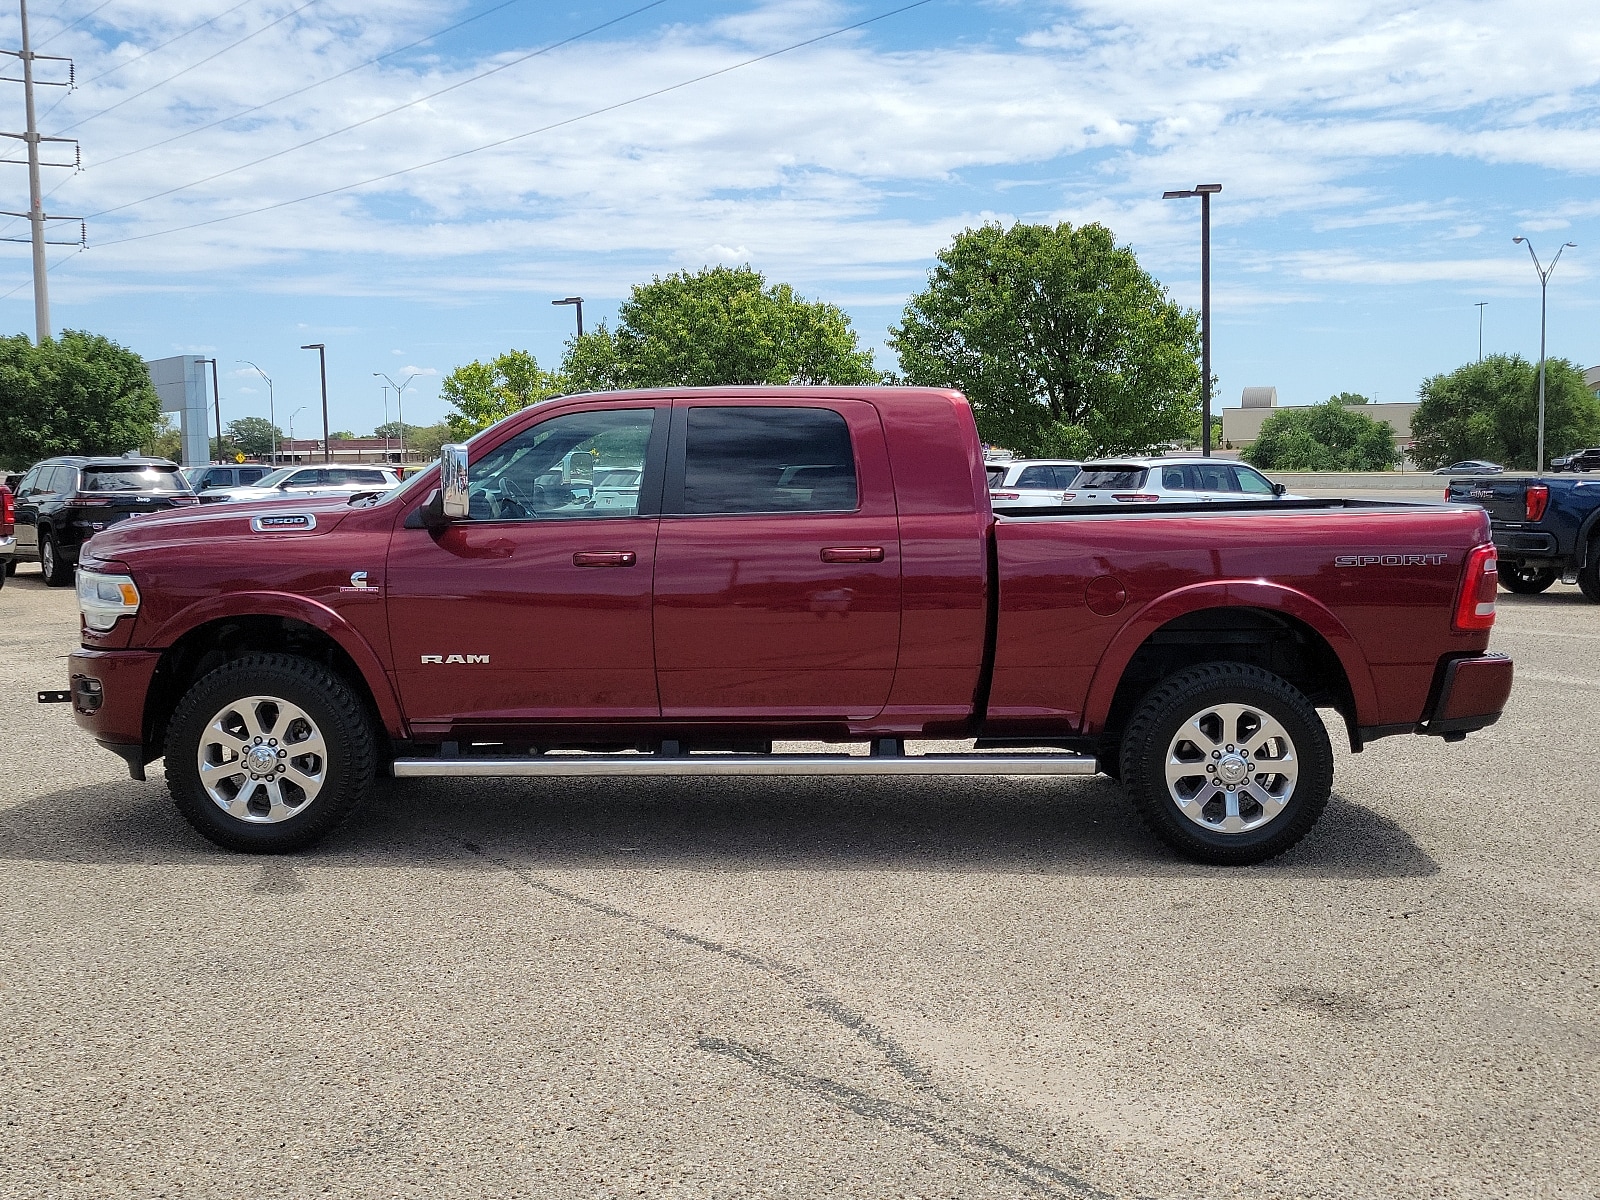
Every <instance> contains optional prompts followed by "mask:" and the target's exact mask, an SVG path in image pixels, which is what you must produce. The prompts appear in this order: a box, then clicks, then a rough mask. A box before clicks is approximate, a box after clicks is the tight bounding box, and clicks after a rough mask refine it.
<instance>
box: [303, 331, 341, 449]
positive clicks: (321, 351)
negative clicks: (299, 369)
mask: <svg viewBox="0 0 1600 1200" xmlns="http://www.w3.org/2000/svg"><path fill="white" fill-rule="evenodd" d="M300 349H302V350H315V351H316V352H317V362H318V364H319V365H320V366H321V367H322V461H323V462H325V463H327V462H332V461H333V448H332V446H330V445H329V444H328V348H327V347H326V346H324V345H323V344H322V343H321V342H312V343H311V345H309V346H301V347H300Z"/></svg>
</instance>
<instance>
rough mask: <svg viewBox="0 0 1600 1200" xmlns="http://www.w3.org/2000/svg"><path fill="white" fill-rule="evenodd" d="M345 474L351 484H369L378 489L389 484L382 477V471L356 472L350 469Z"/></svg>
mask: <svg viewBox="0 0 1600 1200" xmlns="http://www.w3.org/2000/svg"><path fill="white" fill-rule="evenodd" d="M329 474H330V475H331V474H332V472H331V471H330V472H329ZM345 474H346V475H348V476H349V479H350V482H351V483H370V484H375V485H377V486H378V487H384V486H386V485H387V484H388V482H389V481H388V480H386V479H385V478H384V477H383V472H382V471H358V470H355V469H354V468H352V469H351V470H349V471H346V472H345Z"/></svg>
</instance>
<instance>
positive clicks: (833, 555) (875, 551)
mask: <svg viewBox="0 0 1600 1200" xmlns="http://www.w3.org/2000/svg"><path fill="white" fill-rule="evenodd" d="M822 561H823V562H825V563H852V562H882V561H883V547H882V546H829V547H828V548H826V549H825V550H823V552H822Z"/></svg>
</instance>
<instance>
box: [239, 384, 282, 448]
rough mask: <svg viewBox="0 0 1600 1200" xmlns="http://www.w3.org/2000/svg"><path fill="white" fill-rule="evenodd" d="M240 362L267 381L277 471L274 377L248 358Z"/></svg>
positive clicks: (276, 409)
mask: <svg viewBox="0 0 1600 1200" xmlns="http://www.w3.org/2000/svg"><path fill="white" fill-rule="evenodd" d="M239 361H240V362H242V363H243V364H244V365H245V366H247V367H249V368H250V369H251V370H252V371H254V372H255V373H256V374H257V375H259V376H261V378H263V379H265V380H266V381H267V424H268V425H270V426H272V466H273V469H274V470H276V469H277V466H278V402H277V400H276V399H275V398H274V396H273V394H272V376H270V375H268V374H267V373H266V372H265V371H263V370H262V369H261V368H260V367H258V366H256V365H255V363H253V362H251V361H250V360H249V359H248V358H241V359H240V360H239Z"/></svg>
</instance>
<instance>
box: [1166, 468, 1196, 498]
mask: <svg viewBox="0 0 1600 1200" xmlns="http://www.w3.org/2000/svg"><path fill="white" fill-rule="evenodd" d="M1161 486H1162V487H1164V488H1166V489H1167V491H1169V492H1187V491H1189V490H1190V487H1189V480H1188V478H1187V477H1186V476H1185V475H1184V473H1183V468H1182V467H1162V468H1161Z"/></svg>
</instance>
